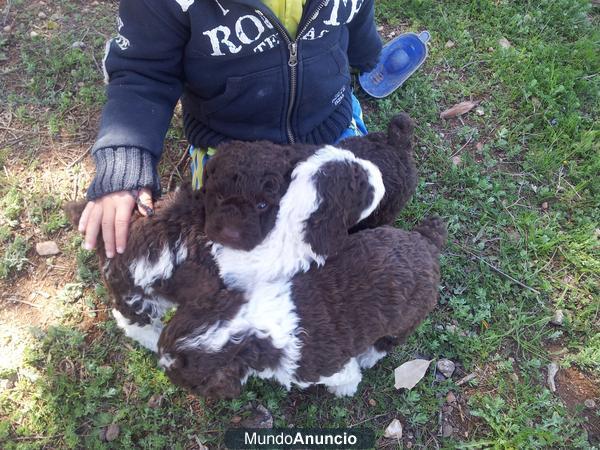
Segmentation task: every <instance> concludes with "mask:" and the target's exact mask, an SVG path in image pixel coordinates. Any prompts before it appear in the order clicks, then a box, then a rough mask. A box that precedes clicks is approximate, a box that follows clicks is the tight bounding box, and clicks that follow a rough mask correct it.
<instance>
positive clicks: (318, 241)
mask: <svg viewBox="0 0 600 450" xmlns="http://www.w3.org/2000/svg"><path fill="white" fill-rule="evenodd" d="M412 132H413V126H412V122H411V120H410V118H409V117H408V116H407V115H406V114H401V115H399V116H397V117H395V118H394V119H393V120H392V121H391V123H390V125H389V129H388V132H387V133H372V134H369V135H367V136H364V137H356V138H350V139H346V140H344V141H342V142H341V143H339V144H338V145H336V147H338V148H340V149H346V150H349V151H351V152H352V153H353V154H354V155H356V156H357V157H359V158H362V159H364V160H367V161H370V162H372V163H374V164H375V165H376V166H377V168H378V169H379V170H380V171H381V174H382V176H383V182H384V186H385V191H386V192H385V195H384V197H383V199H382V201H381V203H380V204H379V206H378V208H377V209H376V210H375V211H374V212H373V213H372V214H371V215H369V217H367V218H366V219H364V220H362V221H361V222H360V223H359V224H356V222H352V221H350V220H349V217H351V216H356V214H355V212H356V210H359V207H360V206H361V205H362V206H363V209H364V202H365V199H366V198H368V197H369V193H368V190H369V189H372V186H371V187H370V188H369V183H366V184H365V183H364V174H358V178H357V179H355V176H356V175H357V174H356V172H357V171H360V170H359V169H360V168H357V167H354V168H349V167H345V168H343V169H338V171H340V170H341V171H345V172H346V174H347V176H345V177H338V180H336V183H328V184H327V185H324V184H323V182H322V181H321V180H322V178H325V177H326V176H327V171H325V170H324V171H322V172H321V173H319V174H318V175H317V176H316V177H315V178H316V179H315V183H317V184H319V183H321V184H322V186H320V188H321V189H326V190H325V191H323V192H324V195H323V198H321V199H320V200H321V204H320V207H319V209H318V210H317V211H315V212H314V217H311V218H310V219H309V220H307V224H306V234H307V236H308V239H307V242H308V243H311V244H314V246H315V251H316V252H317V253H321V254H324V252H320V251H319V248H322V249H323V250H326V251H327V253H329V252H330V251H331V250H332V249H334V248H335V247H336V246H338V245H339V243H340V242H341V237H342V236H345V232H346V231H347V230H348V229H349V228H351V227H352V231H357V230H359V229H364V228H374V227H377V226H380V225H388V224H392V223H393V222H394V220H395V218H396V216H397V215H398V213H399V212H400V210H401V209H402V208H403V207H404V205H405V204H406V203H407V202H408V200H409V199H410V197H411V196H412V194H413V193H414V191H415V187H416V178H417V175H416V168H415V164H414V160H413V156H412V145H411V140H412ZM322 148H323V147H322V146H311V145H276V144H272V143H269V142H238V141H233V142H229V143H226V144H223V145H222V146H220V147H219V149H218V151H217V154H216V156H214V157H213V158H212V159H211V160H210V161H209V162H208V164H207V167H206V170H205V177H204V189H205V191H206V217H207V221H206V233H207V235H208V237H209V238H210V239H211V240H212V241H214V242H217V243H220V244H223V245H225V246H227V247H230V248H234V249H241V250H251V249H253V248H254V247H256V246H257V245H258V244H260V243H261V242H262V241H263V239H264V238H265V237H266V235H267V234H268V233H269V231H270V230H272V229H273V227H274V225H275V222H276V218H277V213H278V210H279V208H278V204H279V201H280V200H281V198H282V197H283V196H284V195H285V192H286V190H287V187H288V186H289V183H290V177H291V174H292V171H293V170H294V168H295V167H296V166H297V165H298V164H299V163H301V162H303V161H306V160H307V159H308V158H309V157H310V156H312V155H314V154H315V153H316V152H317V151H318V150H320V149H322ZM330 166H333V165H331V164H330ZM355 166H357V165H356V164H355ZM329 171H330V172H331V173H332V175H333V174H334V173H335V171H333V170H332V168H331V167H330V168H329ZM353 172H354V173H353ZM342 183H343V184H342ZM361 189H365V190H366V191H367V192H365V191H362V190H361ZM327 190H329V191H327ZM327 192H329V193H327ZM341 193H343V194H344V195H345V196H346V197H341V196H340V195H339V194H341ZM350 208H353V209H354V210H353V211H348V210H349V209H350ZM322 225H325V226H324V227H323V226H322ZM334 225H335V226H334ZM325 243H327V245H325Z"/></svg>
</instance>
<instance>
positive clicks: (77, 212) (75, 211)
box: [63, 200, 87, 227]
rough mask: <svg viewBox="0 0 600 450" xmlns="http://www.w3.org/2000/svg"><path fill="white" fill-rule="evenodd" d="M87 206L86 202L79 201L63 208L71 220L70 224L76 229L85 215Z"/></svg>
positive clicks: (67, 204)
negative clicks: (82, 215) (84, 211)
mask: <svg viewBox="0 0 600 450" xmlns="http://www.w3.org/2000/svg"><path fill="white" fill-rule="evenodd" d="M86 204H87V201H86V200H79V201H76V202H68V203H66V204H65V205H64V206H63V210H64V211H65V215H66V216H67V219H69V223H70V224H71V225H73V226H74V227H77V226H78V225H79V219H80V218H81V214H83V210H84V209H85V205H86Z"/></svg>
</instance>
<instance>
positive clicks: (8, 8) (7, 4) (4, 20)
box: [2, 0, 12, 26]
mask: <svg viewBox="0 0 600 450" xmlns="http://www.w3.org/2000/svg"><path fill="white" fill-rule="evenodd" d="M11 6H12V2H11V1H10V0H8V1H7V2H6V11H4V19H2V26H4V25H6V21H7V20H8V15H9V14H10V7H11Z"/></svg>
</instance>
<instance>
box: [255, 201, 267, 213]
mask: <svg viewBox="0 0 600 450" xmlns="http://www.w3.org/2000/svg"><path fill="white" fill-rule="evenodd" d="M267 206H269V205H268V204H267V202H258V203H257V204H256V209H258V210H259V211H264V210H265V209H267Z"/></svg>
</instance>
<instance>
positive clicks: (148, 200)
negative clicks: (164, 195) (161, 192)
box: [137, 188, 154, 216]
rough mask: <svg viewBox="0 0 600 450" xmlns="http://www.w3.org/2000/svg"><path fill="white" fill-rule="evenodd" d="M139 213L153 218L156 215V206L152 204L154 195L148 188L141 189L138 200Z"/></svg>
mask: <svg viewBox="0 0 600 450" xmlns="http://www.w3.org/2000/svg"><path fill="white" fill-rule="evenodd" d="M137 205H138V211H139V212H140V214H141V215H142V216H152V215H153V214H154V205H153V203H152V193H151V192H150V190H149V189H148V188H142V189H140V192H139V194H138V198H137Z"/></svg>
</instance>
